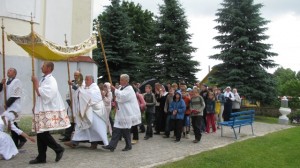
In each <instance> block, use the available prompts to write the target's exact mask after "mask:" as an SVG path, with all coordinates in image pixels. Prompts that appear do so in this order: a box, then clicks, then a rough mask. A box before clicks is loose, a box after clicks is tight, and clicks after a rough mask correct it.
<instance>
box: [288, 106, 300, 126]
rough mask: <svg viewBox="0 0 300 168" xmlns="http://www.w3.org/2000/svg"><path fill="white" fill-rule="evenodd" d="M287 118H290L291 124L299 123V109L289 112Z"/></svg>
mask: <svg viewBox="0 0 300 168" xmlns="http://www.w3.org/2000/svg"><path fill="white" fill-rule="evenodd" d="M289 119H290V120H291V123H293V124H300V110H299V109H298V110H296V111H294V112H292V113H291V114H289Z"/></svg>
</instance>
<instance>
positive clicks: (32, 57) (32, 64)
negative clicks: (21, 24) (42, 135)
mask: <svg viewBox="0 0 300 168" xmlns="http://www.w3.org/2000/svg"><path fill="white" fill-rule="evenodd" d="M30 25H31V50H32V52H31V75H32V76H35V69H34V43H35V35H34V30H33V19H32V13H31V20H30ZM35 98H36V97H35V89H34V85H33V83H32V102H33V110H32V114H33V124H34V130H35V132H36V130H37V129H36V121H35V115H34V108H35V102H36V100H35Z"/></svg>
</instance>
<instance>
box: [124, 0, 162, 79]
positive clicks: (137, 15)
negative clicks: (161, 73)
mask: <svg viewBox="0 0 300 168" xmlns="http://www.w3.org/2000/svg"><path fill="white" fill-rule="evenodd" d="M122 8H123V11H124V12H125V13H127V15H128V17H129V21H130V25H131V32H132V40H133V41H134V42H135V43H136V46H135V54H136V56H137V60H135V63H136V64H137V71H136V73H135V74H134V76H135V79H136V80H137V81H140V82H141V81H144V80H146V79H150V78H153V77H154V76H153V73H149V72H157V71H158V69H159V63H158V61H157V60H158V59H157V58H156V53H155V46H156V43H157V42H156V39H157V36H158V34H157V27H156V21H155V19H154V14H153V13H152V12H150V11H148V10H143V9H142V6H141V5H140V4H135V3H133V2H126V1H123V2H122Z"/></svg>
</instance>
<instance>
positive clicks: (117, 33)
mask: <svg viewBox="0 0 300 168" xmlns="http://www.w3.org/2000/svg"><path fill="white" fill-rule="evenodd" d="M97 22H100V25H101V26H100V31H101V35H102V41H103V44H104V46H105V53H106V57H107V62H108V66H109V69H110V73H111V78H112V80H113V81H115V82H116V81H118V80H119V76H120V74H123V73H126V74H129V75H130V76H131V78H132V79H134V75H133V74H135V73H136V72H138V67H137V64H138V62H135V61H136V60H138V57H137V55H136V54H135V47H136V45H137V44H136V43H135V42H134V41H133V40H132V29H131V25H130V24H129V23H130V19H129V17H128V15H127V14H126V13H125V12H124V11H123V10H122V7H121V5H120V0H112V1H111V5H110V6H108V7H107V8H106V10H105V11H104V12H103V13H102V14H101V15H99V16H98V18H97V20H95V21H94V23H97ZM99 52H100V53H101V54H100V53H99ZM102 54H103V53H102V51H101V50H100V49H97V50H94V51H93V55H96V56H98V57H96V58H95V60H96V61H97V62H98V63H99V65H100V66H99V69H98V72H99V74H103V75H104V79H103V80H105V81H108V76H107V73H106V70H105V64H104V61H103V57H102ZM100 55H101V56H100Z"/></svg>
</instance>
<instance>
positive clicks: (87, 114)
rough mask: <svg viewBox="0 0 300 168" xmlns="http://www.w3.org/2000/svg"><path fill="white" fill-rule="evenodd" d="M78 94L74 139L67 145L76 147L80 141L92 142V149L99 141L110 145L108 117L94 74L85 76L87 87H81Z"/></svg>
mask: <svg viewBox="0 0 300 168" xmlns="http://www.w3.org/2000/svg"><path fill="white" fill-rule="evenodd" d="M77 94H78V95H77V98H78V99H77V102H78V103H77V106H76V107H75V108H78V109H77V110H75V111H76V112H77V113H76V114H75V118H76V126H75V132H74V136H73V138H72V141H71V142H66V143H65V145H67V146H70V147H75V146H77V145H78V143H79V142H80V141H89V142H91V143H92V145H91V149H96V148H97V144H98V142H99V141H102V142H103V144H104V145H108V139H107V127H106V123H108V117H107V113H106V109H105V106H104V102H103V100H102V96H101V92H100V89H99V87H98V85H97V84H96V83H94V79H93V76H91V75H87V76H86V77H85V87H79V88H78V93H77Z"/></svg>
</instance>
